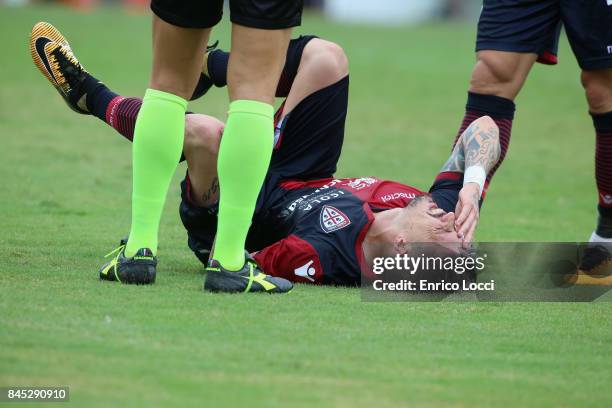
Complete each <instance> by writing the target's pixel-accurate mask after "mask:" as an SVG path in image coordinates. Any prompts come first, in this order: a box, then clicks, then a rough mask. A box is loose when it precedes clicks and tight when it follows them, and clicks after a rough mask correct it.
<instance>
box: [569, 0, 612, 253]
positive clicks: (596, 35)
mask: <svg viewBox="0 0 612 408" xmlns="http://www.w3.org/2000/svg"><path fill="white" fill-rule="evenodd" d="M561 12H562V17H563V24H564V26H565V29H566V32H567V37H568V39H569V42H570V45H571V47H572V51H573V52H574V55H575V56H576V59H577V60H578V64H579V65H580V68H581V69H582V78H581V79H582V85H583V87H584V89H585V92H586V99H587V102H588V105H589V113H590V114H591V116H592V118H593V124H594V127H595V132H596V150H595V178H596V179H597V190H598V193H599V205H598V210H599V220H598V223H597V228H596V230H595V231H594V232H593V234H592V236H591V241H592V242H601V241H608V242H612V4H611V3H610V2H607V3H606V2H605V1H592V2H575V1H568V0H562V1H561Z"/></svg>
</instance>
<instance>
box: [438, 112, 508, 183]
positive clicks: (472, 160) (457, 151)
mask: <svg viewBox="0 0 612 408" xmlns="http://www.w3.org/2000/svg"><path fill="white" fill-rule="evenodd" d="M500 153H501V148H500V145H499V129H498V128H497V125H496V124H495V122H494V121H493V120H492V119H491V118H489V117H488V116H484V117H481V118H479V119H477V120H475V121H474V122H472V124H471V125H470V126H469V127H468V128H467V129H466V130H465V132H463V134H462V135H461V137H460V138H459V140H458V142H457V144H456V145H455V148H454V149H453V152H452V153H451V155H450V157H449V158H448V160H447V161H446V163H444V166H442V170H441V171H442V172H445V171H452V172H460V173H463V172H465V169H466V168H469V167H472V166H479V167H482V168H483V169H484V170H485V173H489V171H491V169H492V168H493V167H494V166H495V164H496V163H497V161H498V160H499V156H500Z"/></svg>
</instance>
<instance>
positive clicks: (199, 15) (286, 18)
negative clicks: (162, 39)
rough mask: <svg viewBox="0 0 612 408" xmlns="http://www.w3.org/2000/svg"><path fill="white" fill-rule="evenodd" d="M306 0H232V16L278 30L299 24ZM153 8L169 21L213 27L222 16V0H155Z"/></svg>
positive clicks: (243, 22)
mask: <svg viewBox="0 0 612 408" xmlns="http://www.w3.org/2000/svg"><path fill="white" fill-rule="evenodd" d="M303 3H304V1H303V0H230V2H229V4H230V20H231V21H232V23H236V24H240V25H243V26H246V27H252V28H261V29H267V30H278V29H283V28H290V27H295V26H299V25H300V24H301V21H302V8H303ZM151 10H153V13H155V15H157V16H158V17H159V18H161V19H162V20H164V21H165V22H166V23H169V24H172V25H175V26H178V27H185V28H211V27H214V26H215V25H216V24H217V23H218V22H219V21H221V17H222V16H223V0H152V1H151Z"/></svg>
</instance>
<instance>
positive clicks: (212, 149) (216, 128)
mask: <svg viewBox="0 0 612 408" xmlns="http://www.w3.org/2000/svg"><path fill="white" fill-rule="evenodd" d="M223 128H224V125H223V122H221V121H220V120H218V119H216V118H213V117H211V116H206V115H187V116H186V122H185V142H184V149H185V150H186V151H191V152H198V153H206V154H209V155H211V156H217V154H218V153H219V144H220V142H221V135H222V133H223Z"/></svg>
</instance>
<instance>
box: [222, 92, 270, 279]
mask: <svg viewBox="0 0 612 408" xmlns="http://www.w3.org/2000/svg"><path fill="white" fill-rule="evenodd" d="M273 114H274V108H273V107H272V105H269V104H267V103H263V102H257V101H247V100H239V101H234V102H232V103H231V104H230V109H229V116H228V118H227V124H226V125H225V130H224V132H223V137H222V138H221V146H220V148H219V157H218V159H217V171H218V173H219V185H220V192H221V197H220V202H219V216H218V220H217V238H216V241H215V252H214V258H215V259H216V260H217V261H219V263H221V265H222V266H223V267H224V268H226V269H229V270H234V271H237V270H239V269H240V268H242V267H243V266H244V245H245V241H246V236H247V233H248V231H249V227H250V226H251V219H252V218H253V212H254V211H255V203H256V201H257V197H258V195H259V191H260V190H261V185H262V184H263V181H264V179H265V177H266V173H267V172H268V166H269V165H270V157H271V156H272V148H273V141H274V121H273Z"/></svg>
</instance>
